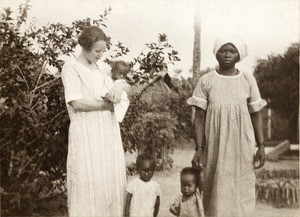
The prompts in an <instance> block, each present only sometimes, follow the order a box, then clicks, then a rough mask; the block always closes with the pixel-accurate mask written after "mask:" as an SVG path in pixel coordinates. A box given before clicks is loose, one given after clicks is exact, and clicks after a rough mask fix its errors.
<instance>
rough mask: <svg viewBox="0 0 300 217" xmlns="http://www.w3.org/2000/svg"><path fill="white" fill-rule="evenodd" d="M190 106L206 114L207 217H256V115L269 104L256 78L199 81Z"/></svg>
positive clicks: (208, 76) (244, 75)
mask: <svg viewBox="0 0 300 217" xmlns="http://www.w3.org/2000/svg"><path fill="white" fill-rule="evenodd" d="M187 102H188V104H190V105H194V106H197V107H199V108H202V109H204V110H206V121H205V139H206V146H205V149H204V162H203V164H204V165H203V166H204V168H205V169H204V176H205V178H204V179H205V180H204V185H203V193H204V195H203V205H204V210H205V215H206V216H207V217H245V216H249V217H251V216H253V214H252V213H253V211H254V207H255V174H254V165H253V159H254V154H255V145H256V142H255V136H254V130H253V126H252V122H251V117H250V113H251V112H256V111H259V110H260V109H261V108H263V107H264V106H265V105H266V101H264V100H262V99H261V97H260V93H259V90H258V87H257V83H256V80H255V78H254V77H253V76H252V75H251V74H248V73H244V72H239V74H238V75H235V76H223V75H220V74H218V73H217V71H215V70H214V71H211V72H209V73H208V74H205V75H203V76H202V77H201V78H200V79H199V81H198V83H197V86H196V88H195V90H194V93H193V96H192V97H191V98H189V99H188V101H187ZM195 124H197V123H195Z"/></svg>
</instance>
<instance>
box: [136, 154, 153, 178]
mask: <svg viewBox="0 0 300 217" xmlns="http://www.w3.org/2000/svg"><path fill="white" fill-rule="evenodd" d="M136 168H137V172H138V174H139V175H140V179H141V180H143V181H144V182H148V181H150V180H151V178H152V176H153V174H154V171H155V158H154V157H153V156H152V155H151V154H148V153H145V154H141V155H139V156H138V157H137V160H136Z"/></svg>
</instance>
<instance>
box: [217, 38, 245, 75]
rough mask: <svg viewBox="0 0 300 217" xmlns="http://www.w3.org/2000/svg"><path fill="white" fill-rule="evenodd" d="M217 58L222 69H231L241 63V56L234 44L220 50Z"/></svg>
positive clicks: (226, 45) (224, 46)
mask: <svg viewBox="0 0 300 217" xmlns="http://www.w3.org/2000/svg"><path fill="white" fill-rule="evenodd" d="M216 58H217V60H218V62H219V65H220V68H222V69H230V68H233V67H234V66H235V64H236V63H237V62H238V61H239V59H240V55H239V52H238V50H237V49H236V48H235V46H233V45H232V44H225V45H223V46H222V47H221V48H220V49H219V50H218V52H217V55H216Z"/></svg>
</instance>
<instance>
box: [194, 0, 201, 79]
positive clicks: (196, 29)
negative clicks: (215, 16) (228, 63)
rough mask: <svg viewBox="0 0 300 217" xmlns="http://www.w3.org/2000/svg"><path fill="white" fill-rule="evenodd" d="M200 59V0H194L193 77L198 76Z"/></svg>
mask: <svg viewBox="0 0 300 217" xmlns="http://www.w3.org/2000/svg"><path fill="white" fill-rule="evenodd" d="M200 61H201V19H200V0H196V1H195V14H194V50H193V77H195V78H199V77H200V75H201V73H200Z"/></svg>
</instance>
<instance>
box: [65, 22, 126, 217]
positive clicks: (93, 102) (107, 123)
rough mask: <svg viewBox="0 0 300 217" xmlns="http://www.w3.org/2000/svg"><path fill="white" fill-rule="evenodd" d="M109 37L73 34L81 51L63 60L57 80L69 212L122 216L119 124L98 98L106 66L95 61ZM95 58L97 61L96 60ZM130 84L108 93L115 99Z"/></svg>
mask: <svg viewBox="0 0 300 217" xmlns="http://www.w3.org/2000/svg"><path fill="white" fill-rule="evenodd" d="M107 40H108V38H107V37H106V35H105V34H104V32H103V31H102V30H101V29H100V28H98V27H94V26H92V27H86V28H84V29H83V31H82V33H81V35H80V36H79V38H78V43H79V45H80V46H81V47H82V51H81V53H80V55H79V56H78V57H77V58H76V59H73V60H70V61H68V62H66V63H65V65H64V67H63V70H62V81H63V85H64V89H65V100H66V104H67V109H68V113H69V117H70V120H71V122H70V127H69V144H68V157H67V188H68V208H69V216H82V217H83V216H89V217H90V216H97V217H98V216H105V217H109V216H114V217H115V216H123V207H124V192H125V184H126V172H125V161H124V153H123V147H122V141H121V135H120V129H119V124H118V122H117V120H116V117H115V114H114V112H113V108H114V106H113V104H112V103H110V102H109V101H105V100H103V98H102V97H101V94H102V93H103V90H104V89H105V88H107V87H106V86H105V82H104V80H105V77H106V76H109V74H110V68H109V67H107V66H106V64H104V63H103V62H101V61H99V60H100V59H101V57H102V55H103V52H105V51H106V48H107V47H106V45H107ZM99 62H100V63H99ZM129 89H130V87H129V85H128V84H126V83H125V82H118V85H115V87H114V88H113V89H112V90H111V91H110V93H109V94H110V96H111V98H112V99H114V100H115V102H118V101H119V100H120V96H121V92H122V91H124V90H125V91H128V90H129Z"/></svg>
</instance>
